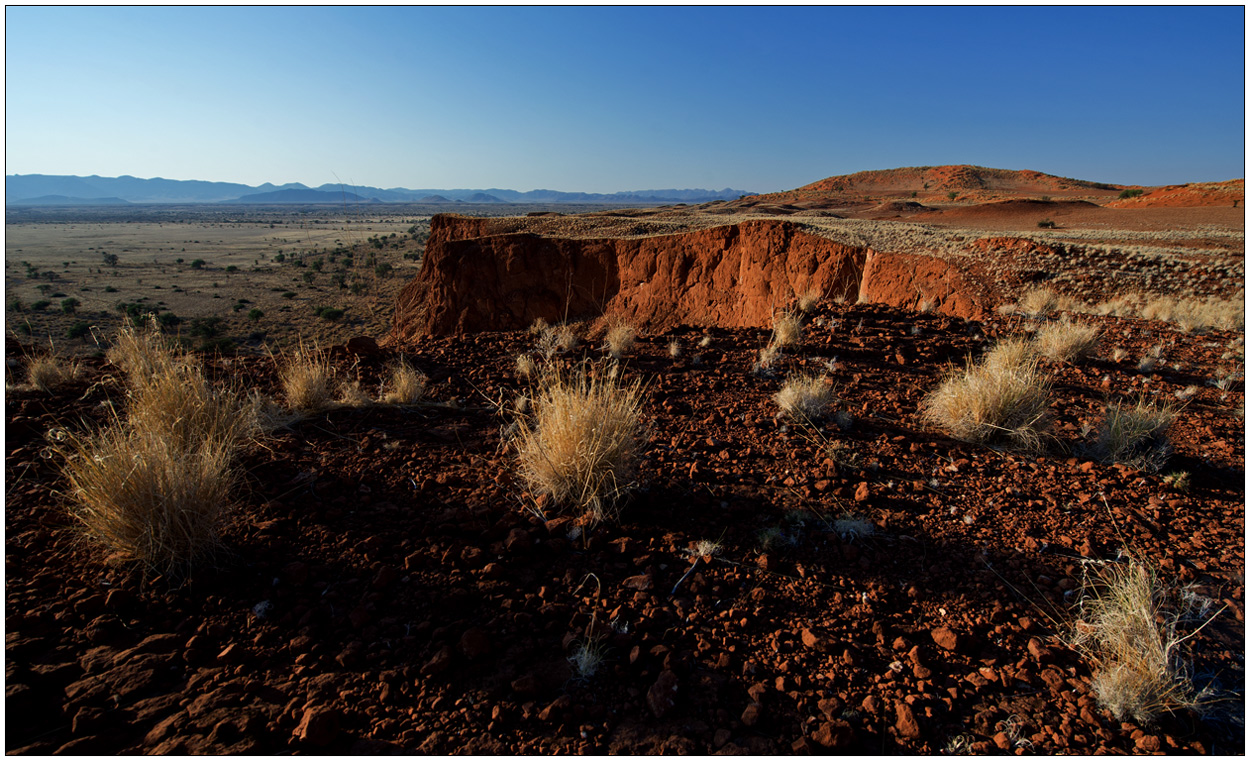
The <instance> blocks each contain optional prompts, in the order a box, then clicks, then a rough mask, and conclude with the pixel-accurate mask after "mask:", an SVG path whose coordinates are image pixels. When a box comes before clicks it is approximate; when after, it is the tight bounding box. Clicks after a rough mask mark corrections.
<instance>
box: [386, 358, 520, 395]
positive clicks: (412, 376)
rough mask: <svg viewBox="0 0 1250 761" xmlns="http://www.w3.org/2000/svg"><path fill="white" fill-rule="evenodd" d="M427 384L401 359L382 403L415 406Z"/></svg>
mask: <svg viewBox="0 0 1250 761" xmlns="http://www.w3.org/2000/svg"><path fill="white" fill-rule="evenodd" d="M518 359H519V358H518ZM530 361H531V362H533V360H530ZM429 382H430V379H429V378H428V377H426V375H425V373H423V372H421V371H420V370H418V369H416V368H415V367H413V366H412V365H410V364H408V362H407V361H405V360H403V359H401V360H400V361H399V362H397V363H395V365H394V366H392V367H391V377H390V382H389V383H387V391H386V393H385V394H383V396H382V401H383V402H385V403H386V404H416V403H417V402H419V401H421V397H423V396H425V389H426V386H427V385H428V384H429Z"/></svg>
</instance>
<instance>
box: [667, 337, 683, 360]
mask: <svg viewBox="0 0 1250 761" xmlns="http://www.w3.org/2000/svg"><path fill="white" fill-rule="evenodd" d="M668 356H670V357H672V358H673V359H677V358H678V357H680V356H681V341H678V340H677V339H676V338H674V339H673V340H672V341H669V342H668Z"/></svg>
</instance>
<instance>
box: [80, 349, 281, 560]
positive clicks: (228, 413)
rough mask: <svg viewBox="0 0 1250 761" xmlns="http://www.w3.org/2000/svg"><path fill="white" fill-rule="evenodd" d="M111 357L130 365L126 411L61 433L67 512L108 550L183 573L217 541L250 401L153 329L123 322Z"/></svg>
mask: <svg viewBox="0 0 1250 761" xmlns="http://www.w3.org/2000/svg"><path fill="white" fill-rule="evenodd" d="M110 359H111V360H112V361H113V362H115V363H116V364H118V365H119V366H120V367H122V368H123V369H124V371H125V372H126V385H127V388H128V393H127V410H126V417H125V418H124V419H122V418H118V419H115V420H114V421H113V423H112V424H110V425H109V426H106V427H105V428H103V429H101V430H99V431H96V432H94V433H85V434H67V435H66V436H65V438H64V440H63V442H62V444H61V453H62V455H63V457H64V462H63V465H62V470H63V473H64V476H65V479H66V481H67V482H68V485H69V489H68V494H69V496H70V498H71V499H72V501H73V504H72V506H71V513H72V514H73V516H74V518H75V519H76V520H77V521H78V522H79V523H80V524H81V525H82V527H83V529H84V531H85V533H86V534H87V535H88V536H89V537H90V538H91V539H93V540H94V541H96V542H98V543H100V544H102V545H103V546H104V547H105V548H107V549H108V550H109V551H110V552H111V553H112V554H113V555H114V556H117V557H119V558H121V559H125V560H132V561H136V562H138V563H140V564H141V565H142V566H143V567H144V568H145V569H146V571H147V572H149V573H155V574H158V575H180V574H182V573H186V572H189V571H190V570H191V569H192V568H194V567H196V566H198V565H201V564H203V563H204V562H206V561H209V560H211V559H212V557H213V556H214V555H215V554H216V552H217V550H218V549H219V538H218V531H219V527H220V524H221V519H222V517H223V516H224V514H225V512H226V510H227V509H228V508H229V504H230V497H231V492H232V489H233V486H234V483H235V480H236V473H235V465H234V463H235V458H236V455H237V453H238V451H239V448H240V447H241V446H242V444H243V443H244V441H245V440H246V439H247V438H248V437H250V436H252V435H255V433H256V432H257V421H256V416H255V414H254V412H255V410H256V406H255V405H253V404H251V403H249V402H245V401H244V400H243V399H242V397H241V396H240V395H239V394H237V393H235V392H234V391H232V390H229V389H221V388H217V387H214V386H213V385H212V384H210V383H209V382H208V380H207V379H206V378H205V377H204V375H203V372H202V370H200V368H199V367H198V366H197V365H196V364H195V363H193V362H191V361H190V360H189V359H188V358H187V357H185V356H183V355H181V354H179V353H178V352H176V351H175V350H174V349H173V348H172V347H170V346H169V345H168V344H166V343H164V342H163V339H162V337H160V336H159V335H158V334H154V332H152V331H141V330H138V329H123V331H122V332H121V334H119V336H118V340H117V342H116V343H115V344H114V351H113V352H112V353H111V355H110Z"/></svg>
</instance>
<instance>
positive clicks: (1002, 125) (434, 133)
mask: <svg viewBox="0 0 1250 761" xmlns="http://www.w3.org/2000/svg"><path fill="white" fill-rule="evenodd" d="M5 18H6V29H7V32H6V52H5V62H6V75H5V84H6V95H5V99H6V123H5V126H6V142H5V147H6V167H5V172H6V174H51V175H78V176H90V175H99V176H102V177H117V176H121V175H130V176H133V177H141V178H154V177H161V178H166V179H177V180H205V181H212V182H235V183H242V184H247V185H252V186H257V185H261V184H263V183H266V182H270V183H273V184H275V185H283V184H286V183H296V182H298V183H302V184H304V185H306V186H308V187H313V188H315V187H318V186H321V185H323V184H326V183H342V184H343V185H349V186H350V185H356V186H372V187H378V188H395V187H404V188H449V189H450V188H466V189H467V188H475V189H476V188H482V189H486V188H507V189H514V190H519V191H529V190H534V189H540V188H541V189H553V190H560V191H566V192H586V193H614V192H623V191H631V190H645V189H661V188H673V189H688V188H705V189H712V190H715V189H722V188H741V189H747V190H751V191H754V192H760V193H766V192H772V191H778V190H788V189H791V188H795V187H799V186H801V185H805V184H808V183H810V182H814V181H816V180H819V179H822V178H824V177H829V176H832V175H840V174H849V173H853V172H857V171H863V170H871V169H890V168H895V167H905V166H936V165H944V164H974V165H978V166H985V167H994V168H1000V169H1031V170H1036V171H1041V172H1045V173H1048V174H1054V175H1059V176H1064V177H1073V178H1076V179H1082V180H1091V181H1096V182H1107V183H1115V184H1125V185H1165V184H1178V183H1183V182H1207V181H1222V180H1229V179H1234V178H1239V177H1244V176H1245V168H1244V167H1245V148H1244V138H1245V95H1244V94H1245V81H1244V63H1245V37H1244V19H1245V11H1244V8H1242V7H1241V6H1216V7H1199V8H1188V7H1186V8H1151V7H1135V8H1134V7H1113V8H1073V7H1068V8H936V7H923V8H918V7H912V8H845V7H844V8H473V7H460V8H399V7H387V8H376V7H375V8H341V7H340V8H334V7H316V8H246V7H210V8H159V7H131V8H100V7H73V8H65V7H62V8H54V7H9V8H6V11H5Z"/></svg>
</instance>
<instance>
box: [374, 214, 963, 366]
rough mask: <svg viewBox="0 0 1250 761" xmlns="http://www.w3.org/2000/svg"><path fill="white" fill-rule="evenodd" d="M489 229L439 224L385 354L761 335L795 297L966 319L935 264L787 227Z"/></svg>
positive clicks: (451, 221) (955, 279)
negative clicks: (599, 232)
mask: <svg viewBox="0 0 1250 761" xmlns="http://www.w3.org/2000/svg"><path fill="white" fill-rule="evenodd" d="M491 227H492V221H491V220H488V219H471V218H464V217H456V216H452V215H438V216H436V217H434V219H433V220H432V221H431V230H430V233H431V234H430V241H429V243H428V244H427V246H426V253H425V262H424V264H423V266H422V269H421V272H420V274H419V275H418V276H417V277H416V278H414V279H413V280H412V281H411V282H410V283H409V284H408V285H407V286H406V287H405V288H404V290H403V291H402V292H401V293H400V296H399V301H398V304H397V305H396V310H395V322H394V328H393V330H392V333H391V335H390V336H389V337H388V339H389V341H390V342H400V343H402V342H404V341H408V340H412V339H413V338H416V337H418V336H422V335H431V334H433V335H446V334H451V333H461V332H476V331H483V330H519V329H524V328H527V327H529V325H530V324H532V323H533V322H534V320H535V319H537V318H539V317H541V318H543V319H545V320H547V321H548V322H553V323H554V322H560V321H565V320H586V319H595V318H598V317H601V316H604V315H610V316H613V317H619V318H621V319H624V320H626V321H628V322H630V323H631V324H633V325H635V326H636V327H638V328H641V329H646V330H650V331H660V330H664V329H666V328H669V327H672V326H674V325H678V324H686V325H718V326H722V327H760V326H767V325H770V324H771V323H772V315H773V312H774V310H775V309H778V308H782V307H785V306H786V305H787V304H789V303H790V302H791V300H792V299H793V297H794V296H795V294H799V293H804V292H806V291H808V290H809V289H811V288H819V289H820V290H821V291H822V292H823V293H824V294H825V296H826V297H828V298H833V297H839V296H840V297H844V298H847V299H849V300H855V299H858V298H865V299H868V300H871V301H874V302H880V303H886V304H891V305H895V306H907V307H914V306H915V305H916V304H917V303H919V302H920V301H921V300H923V299H926V298H927V299H929V300H931V301H933V302H934V303H935V304H936V308H937V309H938V311H941V312H944V313H947V314H952V315H958V316H963V317H971V316H975V315H978V314H979V313H980V311H981V307H980V306H979V305H978V304H977V303H976V300H975V299H974V298H973V297H971V296H970V295H968V289H967V288H966V285H965V282H964V276H963V275H962V274H961V273H960V272H959V271H958V270H957V269H956V268H955V267H953V266H952V265H951V264H949V263H948V262H946V261H943V260H941V259H938V258H935V257H928V256H922V255H911V254H895V253H889V252H878V251H873V250H872V249H869V248H861V247H856V246H849V245H843V244H840V243H837V242H835V241H832V240H830V239H828V238H824V237H821V236H818V235H813V234H811V233H808V232H805V231H804V230H802V229H801V228H800V227H799V226H798V225H795V224H793V223H789V222H785V221H780V220H752V221H747V222H742V223H739V224H734V225H727V226H724V227H716V228H711V229H705V230H697V231H692V232H688V233H681V234H676V235H660V236H651V237H635V238H584V237H577V238H559V237H550V236H539V235H535V234H532V233H526V232H508V233H502V234H493V233H492V232H491Z"/></svg>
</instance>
